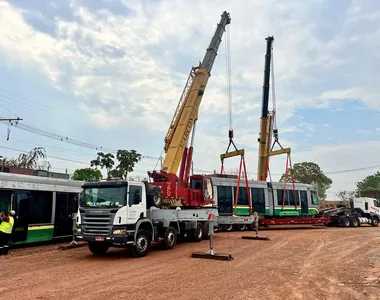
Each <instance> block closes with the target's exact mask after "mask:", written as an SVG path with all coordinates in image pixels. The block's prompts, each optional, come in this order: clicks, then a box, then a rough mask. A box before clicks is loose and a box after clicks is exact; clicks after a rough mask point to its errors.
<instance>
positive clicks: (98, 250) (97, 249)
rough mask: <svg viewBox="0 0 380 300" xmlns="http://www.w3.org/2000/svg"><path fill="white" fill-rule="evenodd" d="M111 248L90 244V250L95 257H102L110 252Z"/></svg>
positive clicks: (104, 245)
mask: <svg viewBox="0 0 380 300" xmlns="http://www.w3.org/2000/svg"><path fill="white" fill-rule="evenodd" d="M109 248H110V247H109V246H108V245H106V244H99V243H91V242H89V243H88V249H89V250H90V251H91V252H92V253H93V254H95V255H102V254H104V253H106V252H107V251H108V249H109Z"/></svg>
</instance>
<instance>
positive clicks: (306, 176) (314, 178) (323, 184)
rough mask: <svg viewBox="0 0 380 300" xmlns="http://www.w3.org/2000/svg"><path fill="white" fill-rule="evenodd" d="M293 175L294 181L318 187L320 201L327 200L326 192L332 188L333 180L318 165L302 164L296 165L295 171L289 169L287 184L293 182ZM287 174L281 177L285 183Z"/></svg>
mask: <svg viewBox="0 0 380 300" xmlns="http://www.w3.org/2000/svg"><path fill="white" fill-rule="evenodd" d="M292 173H293V175H294V181H295V182H300V183H307V184H313V185H316V186H317V191H318V196H319V200H325V199H326V191H327V190H328V189H329V188H330V186H331V184H332V180H331V179H330V178H328V177H327V176H326V175H325V174H323V172H322V170H321V168H320V167H319V165H318V164H316V163H313V162H302V163H297V164H294V166H293V169H288V174H287V179H286V181H287V182H291V180H292V179H291V178H292ZM284 177H285V174H283V175H282V176H281V179H280V181H283V180H284Z"/></svg>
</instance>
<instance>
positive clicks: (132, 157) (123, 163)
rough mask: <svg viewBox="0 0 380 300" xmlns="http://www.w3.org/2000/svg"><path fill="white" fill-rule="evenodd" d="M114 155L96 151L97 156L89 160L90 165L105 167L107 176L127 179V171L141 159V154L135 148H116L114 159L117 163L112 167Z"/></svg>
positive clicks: (131, 169) (130, 170)
mask: <svg viewBox="0 0 380 300" xmlns="http://www.w3.org/2000/svg"><path fill="white" fill-rule="evenodd" d="M114 158H115V156H114V155H113V154H112V153H107V154H104V153H103V152H98V157H97V158H96V159H93V160H91V162H90V166H91V167H94V166H95V170H96V169H97V167H100V168H101V169H103V168H106V169H107V178H108V179H110V178H115V179H125V180H126V179H127V176H128V173H129V172H132V171H133V168H134V167H135V165H136V163H137V162H139V161H140V160H141V154H140V153H138V152H137V151H136V150H121V149H119V150H117V153H116V159H117V161H118V165H117V166H116V167H115V168H114V169H113V166H114V165H115V161H114Z"/></svg>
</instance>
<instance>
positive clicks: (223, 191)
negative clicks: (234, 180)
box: [216, 186, 233, 214]
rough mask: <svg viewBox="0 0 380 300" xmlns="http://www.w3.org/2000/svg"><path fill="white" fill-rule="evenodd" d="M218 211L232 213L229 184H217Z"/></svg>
mask: <svg viewBox="0 0 380 300" xmlns="http://www.w3.org/2000/svg"><path fill="white" fill-rule="evenodd" d="M216 191H217V193H218V211H219V213H222V214H226V213H232V205H233V204H232V188H231V187H230V186H218V187H217V190H216Z"/></svg>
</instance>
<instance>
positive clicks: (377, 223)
mask: <svg viewBox="0 0 380 300" xmlns="http://www.w3.org/2000/svg"><path fill="white" fill-rule="evenodd" d="M371 226H372V227H377V226H379V219H378V218H376V217H373V218H372V222H371Z"/></svg>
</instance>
